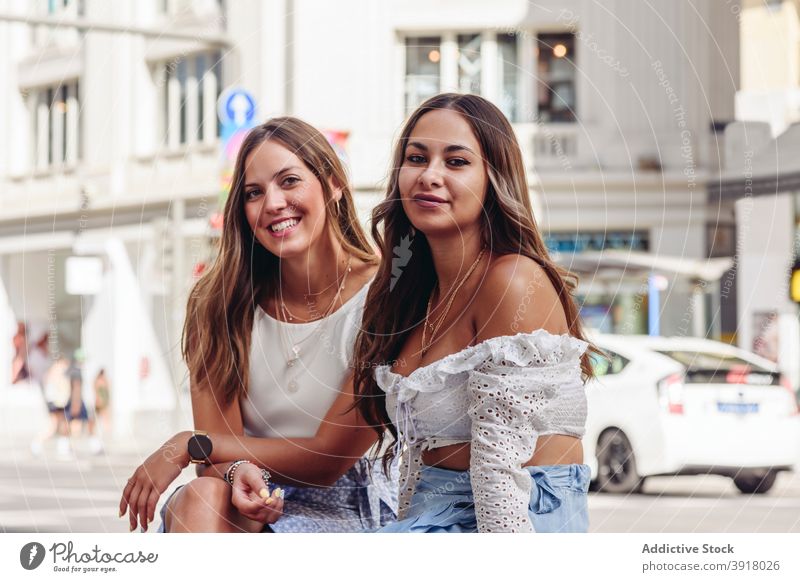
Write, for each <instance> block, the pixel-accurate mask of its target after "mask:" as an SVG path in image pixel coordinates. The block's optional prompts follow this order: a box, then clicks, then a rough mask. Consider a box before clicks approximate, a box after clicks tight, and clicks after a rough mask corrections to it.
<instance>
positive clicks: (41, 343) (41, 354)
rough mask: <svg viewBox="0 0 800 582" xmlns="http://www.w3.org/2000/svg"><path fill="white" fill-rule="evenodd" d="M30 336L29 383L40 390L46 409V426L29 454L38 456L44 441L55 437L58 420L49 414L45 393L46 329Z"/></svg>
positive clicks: (48, 365)
mask: <svg viewBox="0 0 800 582" xmlns="http://www.w3.org/2000/svg"><path fill="white" fill-rule="evenodd" d="M30 336H31V338H32V339H33V340H34V341H33V343H32V344H31V345H30V346H29V348H28V372H29V373H30V381H31V383H32V384H36V385H37V386H38V387H39V389H40V390H41V393H42V401H43V402H44V403H45V405H46V406H47V409H48V410H47V411H48V419H47V425H46V426H45V428H44V429H43V430H42V432H41V433H39V435H37V436H36V438H35V439H34V440H33V442H31V452H32V453H33V454H34V455H37V456H38V455H40V454H41V453H42V451H43V449H44V443H45V441H47V440H48V439H49V438H51V437H53V436H55V434H56V432H57V431H58V418H57V415H55V414H53V413H52V412H51V410H50V405H49V404H48V402H47V395H46V393H45V384H46V380H47V371H48V370H49V369H50V366H51V360H50V350H49V349H48V345H47V341H48V333H47V329H46V328H44V329H39V330H37V331H31V333H30Z"/></svg>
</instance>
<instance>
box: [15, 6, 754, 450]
mask: <svg viewBox="0 0 800 582" xmlns="http://www.w3.org/2000/svg"><path fill="white" fill-rule="evenodd" d="M650 4H651V5H648V3H640V2H628V1H626V0H607V1H604V2H595V1H589V0H560V1H558V2H556V1H555V0H542V1H540V2H537V3H535V4H533V3H529V2H526V1H524V0H498V1H497V2H492V3H486V2H480V1H477V0H461V1H456V0H439V1H431V0H427V1H425V2H423V1H419V0H407V1H405V2H399V1H395V0H391V1H387V2H370V1H367V0H342V1H339V2H316V1H311V0H274V1H272V2H257V1H255V0H241V1H233V0H231V1H227V2H220V1H214V0H196V1H189V0H166V1H164V0H161V1H156V0H140V1H134V0H114V1H112V2H104V1H101V0H83V1H78V0H61V1H57V2H56V1H51V2H44V1H41V2H34V3H31V2H23V1H21V0H5V1H2V2H0V13H2V14H3V15H4V17H5V19H3V18H0V46H2V47H3V49H4V51H5V54H6V55H7V57H6V58H5V59H4V60H3V62H2V63H0V131H2V133H3V135H6V136H9V138H8V139H6V140H3V142H2V145H0V148H2V151H0V281H2V289H1V290H0V291H2V293H0V300H1V301H2V302H4V305H0V309H2V311H0V325H2V329H3V330H4V333H6V331H8V336H9V337H10V335H13V331H9V330H12V329H13V327H14V324H15V322H16V321H28V322H45V323H46V324H47V325H48V326H49V327H50V329H51V331H52V332H53V336H55V337H56V340H57V341H51V344H52V345H53V349H60V350H62V351H64V352H69V351H70V350H71V349H73V348H75V347H78V346H82V347H83V348H84V350H85V351H86V353H87V363H86V366H85V368H86V376H87V378H89V379H91V378H92V377H93V375H94V374H95V373H96V371H97V370H98V369H99V368H100V367H105V368H107V369H108V370H109V372H110V375H111V381H112V386H113V387H114V388H113V389H114V394H115V395H117V396H118V397H117V398H116V399H115V400H114V416H115V418H116V419H117V420H118V423H117V427H118V428H117V430H119V432H120V433H122V434H124V433H125V431H130V430H132V427H133V425H134V423H136V422H139V419H140V418H141V417H142V416H145V415H147V414H148V413H149V412H150V411H164V410H171V409H173V408H174V407H175V405H176V402H178V401H179V400H180V396H181V395H182V394H185V383H186V378H185V370H184V368H183V366H182V364H181V362H180V358H179V349H178V346H179V339H180V329H181V325H182V321H183V309H184V306H185V300H186V294H187V291H188V289H189V287H190V285H191V282H192V274H193V271H194V270H195V269H196V268H198V265H200V264H201V263H203V262H204V261H207V260H208V259H209V257H210V256H212V254H213V241H214V236H213V232H212V230H211V229H210V227H209V219H210V218H211V215H212V214H213V212H214V211H216V210H217V209H218V205H219V199H220V196H221V194H222V193H221V188H220V185H219V184H220V153H219V143H218V135H219V125H218V121H217V119H216V112H215V108H216V99H217V96H218V95H219V93H220V91H221V90H222V89H223V88H225V87H229V86H239V87H242V88H244V89H246V90H248V91H250V92H251V93H252V94H253V95H254V96H255V98H256V100H257V102H258V105H259V116H260V117H261V118H268V117H270V116H274V115H284V114H288V115H297V116H299V117H301V118H303V119H305V120H306V121H308V122H310V123H312V124H314V125H315V126H317V127H319V128H320V129H324V130H327V131H331V132H337V133H338V135H346V136H347V139H346V144H345V145H344V149H345V151H346V155H347V159H348V164H349V167H350V171H351V177H352V181H353V185H354V189H355V192H356V197H357V201H358V204H359V208H360V209H361V211H362V214H363V216H364V217H365V218H366V216H367V215H368V212H369V209H370V208H371V207H372V206H373V205H374V203H375V201H376V200H378V199H379V197H380V196H381V195H382V187H383V184H384V183H385V178H386V176H387V173H388V163H389V154H390V151H391V147H392V142H393V139H394V138H395V137H396V135H397V132H398V129H399V127H400V125H401V123H402V121H403V119H404V117H405V116H406V114H407V112H408V111H409V110H410V109H412V108H413V107H414V106H416V105H417V104H418V103H420V102H421V101H422V100H423V99H424V98H426V97H428V96H430V95H433V94H436V93H439V92H442V91H451V90H452V91H461V92H475V93H480V94H482V95H484V96H486V97H487V98H489V99H491V100H493V101H494V102H495V103H496V104H498V106H500V107H501V109H503V111H504V112H506V114H507V115H508V116H509V118H510V119H511V121H512V122H513V124H514V127H515V129H516V131H517V134H518V137H519V139H520V142H521V144H522V148H523V151H524V154H525V158H526V162H527V165H528V168H529V182H530V195H531V197H532V200H533V203H534V208H535V209H536V213H537V220H538V222H539V225H540V226H541V228H542V229H543V230H544V231H545V233H546V234H547V236H548V240H549V242H550V244H551V246H552V248H554V249H555V250H556V251H558V256H559V258H560V260H561V261H562V262H563V263H564V264H565V266H567V267H570V266H573V267H576V268H577V267H580V268H579V269H578V270H579V271H580V272H581V274H582V276H583V282H582V284H581V288H580V292H581V297H582V301H583V302H584V308H585V314H586V317H587V319H588V320H589V322H590V324H591V325H593V326H596V327H599V328H601V329H604V330H607V331H616V332H621V333H647V331H648V328H649V329H650V330H651V331H653V318H654V317H655V318H656V319H657V320H658V322H659V325H658V326H657V327H656V331H657V332H660V333H663V334H685V335H692V334H694V333H696V332H698V331H700V332H707V331H711V333H712V334H715V335H720V334H721V333H723V332H724V331H725V329H724V328H725V325H728V326H734V327H735V307H734V315H733V318H734V320H730V313H729V311H728V315H727V316H726V315H725V306H724V305H723V304H724V302H723V301H721V300H720V290H719V289H718V288H717V287H715V286H714V285H716V283H714V282H710V283H711V284H710V285H707V284H706V282H705V281H699V280H697V279H692V278H687V277H684V276H681V275H678V274H675V273H672V272H670V271H668V270H665V271H664V272H663V273H662V274H661V275H660V278H659V280H658V281H659V282H658V291H659V294H660V298H658V299H657V300H656V299H654V297H655V295H654V294H653V284H652V275H653V273H654V272H657V271H658V268H649V269H648V268H645V269H643V270H641V271H640V272H636V273H631V272H629V271H628V270H614V269H608V268H605V267H602V265H601V264H600V263H593V262H592V261H591V260H584V261H582V262H581V261H579V260H578V257H579V256H581V254H583V256H584V257H590V256H592V255H591V253H595V254H596V253H598V252H600V253H604V252H608V251H611V250H613V251H615V252H617V253H620V252H621V253H632V254H635V255H636V256H637V257H640V258H641V256H642V255H644V256H653V255H659V256H671V257H682V258H685V259H687V260H697V261H701V262H702V261H704V260H705V259H707V258H709V257H715V256H732V255H733V252H734V248H733V247H734V245H735V242H734V239H733V238H731V236H730V232H731V231H732V229H733V223H734V211H733V205H732V203H725V204H720V203H719V201H718V200H715V201H710V200H709V197H708V193H707V186H708V184H709V182H712V181H714V180H717V179H718V175H719V169H720V165H721V157H722V152H723V151H724V144H723V134H722V132H721V131H720V130H721V128H722V127H723V126H724V124H725V123H726V122H727V121H730V120H732V119H733V117H734V95H735V93H736V90H737V89H738V85H739V77H738V75H739V72H738V51H739V28H738V18H737V10H736V7H738V5H739V4H738V2H734V1H731V2H713V1H712V0H696V1H694V2H680V3H677V2H676V3H673V2H663V3H661V2H660V3H650ZM652 4H655V5H652ZM48 19H49V20H48ZM53 19H55V20H58V21H60V22H61V26H59V27H58V28H54V27H51V26H48V25H47V24H46V23H47V22H50V21H51V20H53ZM81 22H83V23H87V24H91V26H88V28H86V29H83V28H75V27H74V26H73V24H75V23H78V24H80V23H81ZM119 29H127V31H126V32H120V30H119ZM187 39H188V40H187ZM73 256H90V257H96V258H97V259H98V260H100V261H101V263H102V272H103V275H102V277H101V278H100V280H99V281H97V282H96V285H95V286H96V287H97V289H96V290H95V291H94V292H93V293H92V294H91V295H75V294H72V293H70V292H69V288H68V285H67V269H66V266H65V265H66V262H67V259H68V258H69V257H73ZM640 263H641V261H640ZM592 265H600V266H599V267H598V266H595V267H593V266H592ZM72 275H74V276H76V277H78V278H80V274H77V275H76V274H75V273H72ZM698 289H700V293H699V294H698ZM698 297H699V300H698ZM653 301H656V303H657V304H656V305H655V306H653V305H648V303H652V302H653ZM653 307H655V308H653ZM698 311H700V312H702V314H703V317H702V318H701V319H700V320H699V321H701V324H700V326H699V327H698V325H697V324H696V323H692V322H694V321H697V320H698V319H697V314H698ZM648 313H650V315H649V316H648ZM725 317H728V320H727V321H726V320H725ZM51 340H52V338H51ZM6 343H7V344H9V345H10V341H9V342H4V341H3V340H0V346H4V345H5V344H6ZM4 349H6V348H5V347H0V360H3V362H5V361H10V359H11V355H10V352H9V354H8V357H6V356H4V355H3V352H2V350H4ZM8 349H10V348H8ZM0 365H5V363H3V364H0ZM0 372H2V370H0Z"/></svg>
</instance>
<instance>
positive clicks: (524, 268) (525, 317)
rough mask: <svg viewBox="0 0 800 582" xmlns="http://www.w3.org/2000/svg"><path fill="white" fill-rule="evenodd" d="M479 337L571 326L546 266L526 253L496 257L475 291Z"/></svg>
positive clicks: (554, 330)
mask: <svg viewBox="0 0 800 582" xmlns="http://www.w3.org/2000/svg"><path fill="white" fill-rule="evenodd" d="M475 304H476V308H475V315H474V323H475V329H476V330H477V333H478V337H477V341H483V340H484V339H488V338H490V337H495V336H501V335H514V334H517V333H530V332H532V331H534V330H536V329H545V330H546V331H549V332H551V333H555V334H561V333H566V332H567V330H568V326H567V320H566V315H565V314H564V308H563V306H562V304H561V300H560V299H559V296H558V292H557V291H556V288H555V287H554V285H553V283H552V282H551V280H550V278H549V277H548V275H547V273H546V271H545V269H544V268H543V267H542V266H541V265H540V264H539V263H537V262H536V261H535V260H533V259H531V258H530V257H527V256H524V255H516V254H513V255H502V256H497V257H494V258H493V259H492V261H491V263H490V265H489V267H488V269H487V271H486V274H485V276H484V279H483V281H482V282H481V285H480V288H479V290H478V293H477V295H476V302H475Z"/></svg>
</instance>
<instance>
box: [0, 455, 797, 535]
mask: <svg viewBox="0 0 800 582" xmlns="http://www.w3.org/2000/svg"><path fill="white" fill-rule="evenodd" d="M78 444H79V445H81V446H82V447H83V448H85V443H78ZM157 444H158V443H157V442H152V443H151V444H149V445H145V444H144V443H142V444H141V448H140V449H139V450H138V451H137V450H134V449H131V448H128V449H124V448H121V447H114V446H113V445H109V451H108V452H107V454H105V455H101V456H92V455H90V454H89V452H88V450H83V449H81V448H79V449H78V458H77V460H75V461H60V460H55V454H54V451H53V450H52V445H50V447H49V448H48V450H47V454H46V455H45V456H43V457H40V458H34V457H33V456H32V455H31V453H30V451H29V450H28V448H27V443H26V442H22V441H20V442H19V444H18V445H17V446H10V447H9V446H8V445H5V446H3V447H2V449H0V452H2V455H1V459H2V460H0V531H5V532H27V531H47V532H126V531H128V526H127V522H126V521H125V520H123V519H119V518H117V503H118V501H119V497H120V493H121V491H122V487H123V485H124V483H125V481H126V479H127V478H128V477H129V476H130V474H131V472H132V471H133V469H134V468H135V467H136V465H137V464H138V463H139V462H140V461H141V460H142V459H144V458H145V457H146V456H147V455H148V454H149V453H150V452H151V451H152V449H153V448H154V447H155V446H156V445H157ZM192 475H193V472H192V470H191V469H187V470H185V471H184V473H183V474H182V475H181V477H180V478H179V480H178V481H177V482H176V484H177V483H181V482H185V481H188V480H189V479H191V477H192ZM170 490H171V488H170V489H169V490H168V491H170ZM165 498H166V495H165V496H164V497H162V502H163V500H164V499H165ZM589 507H590V514H591V518H590V519H591V530H592V531H598V532H800V476H798V475H796V474H786V473H784V474H782V475H781V476H780V477H779V479H778V482H777V483H776V485H775V487H774V489H773V490H772V491H771V492H770V493H769V494H767V495H763V496H758V495H757V496H746V495H741V494H739V493H738V491H737V490H736V489H735V488H734V487H733V485H732V483H731V481H730V480H728V479H725V478H722V477H711V476H709V477H702V476H701V477H680V478H666V477H659V478H653V479H650V480H648V481H647V483H646V484H645V488H644V492H643V494H640V495H630V496H620V495H606V494H597V493H592V494H591V497H590V501H589ZM153 524H154V526H155V527H157V525H158V518H156V521H154V522H153ZM155 527H152V529H151V531H154V530H155Z"/></svg>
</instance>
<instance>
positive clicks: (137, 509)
mask: <svg viewBox="0 0 800 582" xmlns="http://www.w3.org/2000/svg"><path fill="white" fill-rule="evenodd" d="M191 434H192V433H191V432H188V431H185V432H179V433H178V434H176V435H175V436H174V437H172V438H171V439H169V440H168V441H167V442H165V443H164V444H163V445H161V447H159V449H158V450H157V451H156V452H154V453H153V454H152V455H150V456H149V457H147V460H145V462H144V463H142V464H141V465H139V466H138V467H137V468H136V470H135V471H134V472H133V476H132V477H131V478H130V479H128V484H127V485H126V486H125V490H124V491H123V492H122V499H121V500H120V502H119V516H120V517H122V516H123V515H125V511H126V510H129V512H130V515H129V518H130V522H131V531H133V530H134V528H135V527H136V525H137V521H138V523H139V524H141V526H142V528H144V531H147V524H148V523H150V522H151V521H153V517H154V514H155V511H156V503H158V498H159V497H161V494H162V493H163V492H164V491H165V490H166V489H167V487H169V484H170V483H172V482H173V481H174V480H175V478H176V477H177V476H178V475H180V474H181V471H182V470H183V468H184V467H186V466H187V465H188V464H189V450H188V442H189V437H190V436H191Z"/></svg>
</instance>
